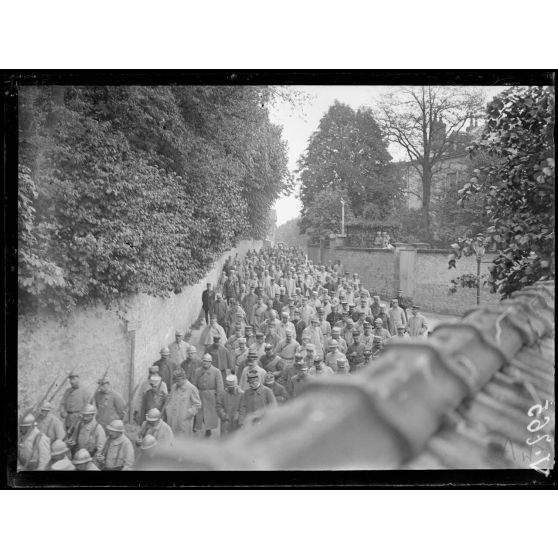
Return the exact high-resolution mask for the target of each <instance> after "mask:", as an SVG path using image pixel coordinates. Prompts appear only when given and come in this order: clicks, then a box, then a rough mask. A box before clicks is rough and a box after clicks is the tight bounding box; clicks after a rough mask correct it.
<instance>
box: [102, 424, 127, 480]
mask: <svg viewBox="0 0 558 558" xmlns="http://www.w3.org/2000/svg"><path fill="white" fill-rule="evenodd" d="M107 430H108V431H112V432H120V433H121V435H120V436H118V437H117V438H110V437H109V438H107V441H106V442H105V445H104V447H103V449H102V450H101V455H102V456H103V457H104V459H103V466H102V469H103V471H131V470H132V469H133V468H134V459H135V455H134V446H133V445H132V442H130V440H129V439H128V437H127V436H126V435H125V434H124V423H123V422H122V421H121V420H113V421H112V422H111V423H110V424H109V425H108V426H107Z"/></svg>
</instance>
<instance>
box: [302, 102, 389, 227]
mask: <svg viewBox="0 0 558 558" xmlns="http://www.w3.org/2000/svg"><path fill="white" fill-rule="evenodd" d="M390 161H391V155H390V154H389V153H388V151H387V144H386V142H385V141H384V139H383V137H382V134H381V132H380V129H379V127H378V125H377V123H376V121H375V120H374V117H373V116H372V112H371V110H370V109H359V110H357V111H354V110H353V109H352V108H351V107H349V106H347V105H344V104H342V103H339V102H337V101H336V102H335V104H333V105H332V106H331V107H330V108H329V110H328V112H327V113H326V114H325V115H324V116H323V117H322V119H321V120H320V124H319V126H318V129H317V130H316V132H314V134H313V135H312V137H311V138H310V142H309V144H308V148H307V150H306V152H305V154H304V155H303V156H302V157H301V159H300V161H299V174H300V180H301V183H302V184H301V189H300V198H301V200H302V204H303V208H302V218H301V221H300V227H301V230H302V232H305V231H306V230H308V229H313V230H314V231H315V232H319V233H320V234H328V233H331V232H335V233H339V232H340V216H341V207H340V205H339V203H338V201H339V198H340V195H341V194H340V193H342V194H343V196H344V200H345V201H346V202H347V204H346V206H345V209H346V211H345V213H346V218H347V220H350V219H351V217H352V216H354V217H355V219H359V218H360V219H370V218H373V217H374V216H376V215H381V214H386V213H389V212H390V211H392V209H393V207H394V206H395V203H396V200H397V198H398V196H399V192H400V183H399V181H398V180H397V176H396V174H395V169H394V168H393V166H392V165H390ZM332 196H334V198H335V199H336V200H337V203H333V201H330V199H333V198H332ZM325 198H330V199H328V200H326V199H325ZM324 211H325V212H328V213H329V212H331V214H323V213H320V212H324Z"/></svg>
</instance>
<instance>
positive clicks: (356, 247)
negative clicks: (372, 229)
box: [334, 246, 395, 254]
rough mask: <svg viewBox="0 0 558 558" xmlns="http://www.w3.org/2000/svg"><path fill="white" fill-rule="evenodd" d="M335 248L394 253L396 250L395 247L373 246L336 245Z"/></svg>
mask: <svg viewBox="0 0 558 558" xmlns="http://www.w3.org/2000/svg"><path fill="white" fill-rule="evenodd" d="M334 249H335V250H347V251H351V252H352V251H355V250H356V251H358V252H385V253H386V254H387V253H392V252H394V251H395V249H394V248H375V247H372V246H334Z"/></svg>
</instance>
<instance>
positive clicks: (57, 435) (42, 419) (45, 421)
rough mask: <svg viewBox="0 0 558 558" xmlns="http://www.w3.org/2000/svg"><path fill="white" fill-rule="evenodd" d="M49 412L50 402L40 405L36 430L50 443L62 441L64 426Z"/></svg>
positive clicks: (50, 408) (64, 433) (50, 409)
mask: <svg viewBox="0 0 558 558" xmlns="http://www.w3.org/2000/svg"><path fill="white" fill-rule="evenodd" d="M51 411H52V404H51V403H50V401H45V402H44V403H43V404H42V405H41V409H40V412H39V416H38V417H37V428H38V429H39V430H40V431H41V432H42V433H43V434H45V435H46V436H48V438H49V440H50V441H51V442H54V440H63V439H64V438H65V437H66V430H65V429H64V425H63V424H62V421H61V420H60V419H59V418H58V417H57V416H56V415H55V414H54V413H52V412H51Z"/></svg>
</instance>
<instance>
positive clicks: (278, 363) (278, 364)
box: [258, 343, 285, 373]
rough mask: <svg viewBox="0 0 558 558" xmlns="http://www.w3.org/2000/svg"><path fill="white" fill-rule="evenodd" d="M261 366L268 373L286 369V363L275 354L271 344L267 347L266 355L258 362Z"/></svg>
mask: <svg viewBox="0 0 558 558" xmlns="http://www.w3.org/2000/svg"><path fill="white" fill-rule="evenodd" d="M258 363H259V365H260V366H261V367H262V368H263V369H264V370H265V371H266V372H272V373H274V372H277V371H279V370H282V369H283V368H284V367H285V363H284V362H283V360H282V359H281V357H280V356H278V355H277V354H275V353H274V352H273V346H272V345H270V344H269V343H268V344H266V346H265V353H264V354H263V355H262V356H261V357H260V360H259V361H258Z"/></svg>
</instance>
